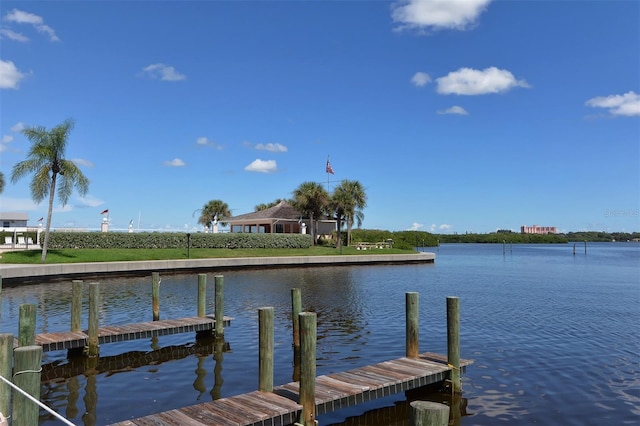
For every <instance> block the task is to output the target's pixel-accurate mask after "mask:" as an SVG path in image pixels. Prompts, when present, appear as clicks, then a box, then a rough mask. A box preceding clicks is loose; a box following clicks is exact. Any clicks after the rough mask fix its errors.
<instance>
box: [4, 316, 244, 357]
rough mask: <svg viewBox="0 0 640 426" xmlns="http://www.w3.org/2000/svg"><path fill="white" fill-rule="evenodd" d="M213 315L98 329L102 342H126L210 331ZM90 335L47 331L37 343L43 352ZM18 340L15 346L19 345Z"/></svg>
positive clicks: (81, 343)
mask: <svg viewBox="0 0 640 426" xmlns="http://www.w3.org/2000/svg"><path fill="white" fill-rule="evenodd" d="M231 320H232V318H231V317H227V316H225V317H224V326H225V327H227V326H229V325H230V324H231ZM215 322H216V321H215V319H214V318H213V317H209V316H206V317H190V318H180V319H174V320H160V321H148V322H141V323H138V324H127V325H109V326H105V327H100V328H99V329H98V344H100V345H102V344H105V343H114V342H125V341H127V340H136V339H146V338H150V337H155V336H167V335H171V334H180V333H189V332H196V333H197V332H201V331H210V330H213V329H214V327H215ZM88 338H89V335H88V334H87V333H86V332H85V331H78V332H73V331H64V332H58V333H43V334H37V335H36V336H35V344H36V345H40V346H42V351H43V352H48V351H59V350H65V349H76V348H83V347H85V346H87V345H88ZM17 342H18V340H17V339H15V340H14V347H17V346H18V343H17Z"/></svg>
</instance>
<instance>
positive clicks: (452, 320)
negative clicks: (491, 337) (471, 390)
mask: <svg viewBox="0 0 640 426" xmlns="http://www.w3.org/2000/svg"><path fill="white" fill-rule="evenodd" d="M447 363H448V364H449V366H450V367H451V385H452V386H453V392H454V393H461V392H462V382H461V380H460V299H458V298H457V297H454V296H448V297H447Z"/></svg>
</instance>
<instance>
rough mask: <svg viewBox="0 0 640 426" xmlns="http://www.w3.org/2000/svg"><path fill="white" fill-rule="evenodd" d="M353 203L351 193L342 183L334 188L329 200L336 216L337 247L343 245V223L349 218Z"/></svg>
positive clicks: (330, 207)
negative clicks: (348, 212) (348, 214)
mask: <svg viewBox="0 0 640 426" xmlns="http://www.w3.org/2000/svg"><path fill="white" fill-rule="evenodd" d="M350 205H351V198H350V195H349V193H348V192H347V191H346V190H345V188H344V187H343V186H342V185H339V186H337V187H336V188H335V189H334V190H333V195H332V196H331V200H330V201H329V209H330V210H331V213H332V214H333V215H334V216H335V218H336V229H337V231H338V241H337V245H336V246H337V247H338V248H340V247H342V223H343V220H346V218H347V211H348V209H349V206H350Z"/></svg>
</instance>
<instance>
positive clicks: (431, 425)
mask: <svg viewBox="0 0 640 426" xmlns="http://www.w3.org/2000/svg"><path fill="white" fill-rule="evenodd" d="M409 405H410V406H411V412H410V414H409V425H410V426H448V424H449V406H448V405H445V404H440V403H439V402H433V401H413V402H412V403H411V404H409Z"/></svg>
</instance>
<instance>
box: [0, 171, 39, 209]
mask: <svg viewBox="0 0 640 426" xmlns="http://www.w3.org/2000/svg"><path fill="white" fill-rule="evenodd" d="M5 178H6V175H5ZM37 208H38V204H36V203H34V202H33V200H32V199H30V198H11V197H2V210H4V211H31V210H36V209H37Z"/></svg>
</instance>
